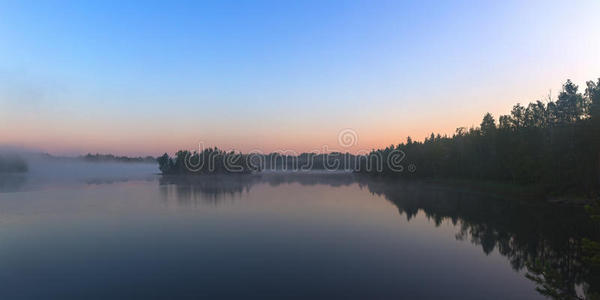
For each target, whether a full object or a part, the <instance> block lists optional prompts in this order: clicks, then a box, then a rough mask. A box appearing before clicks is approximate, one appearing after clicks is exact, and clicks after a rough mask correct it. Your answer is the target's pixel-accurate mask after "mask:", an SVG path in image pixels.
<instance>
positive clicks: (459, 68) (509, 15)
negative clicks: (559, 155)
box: [0, 1, 600, 154]
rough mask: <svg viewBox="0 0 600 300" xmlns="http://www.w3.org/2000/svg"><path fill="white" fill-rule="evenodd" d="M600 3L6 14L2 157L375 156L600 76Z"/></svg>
mask: <svg viewBox="0 0 600 300" xmlns="http://www.w3.org/2000/svg"><path fill="white" fill-rule="evenodd" d="M598 11H600V1H572V2H566V1H565V2H558V1H527V2H526V3H523V2H522V1H505V2H498V3H483V2H480V1H467V2H460V1H458V2H450V1H448V2H437V1H435V2H433V1H432V2H427V1H418V2H417V1H414V2H402V1H389V2H380V1H361V2H354V1H352V2H351V1H302V2H299V1H298V2H292V1H265V2H263V1H231V2H225V1H214V2H201V1H190V2H176V3H168V2H151V1H140V2H135V1H128V2H127V3H122V1H114V2H111V1H98V2H92V1H77V2H75V1H74V2H46V1H32V2H27V1H14V2H12V1H8V2H5V1H0V40H1V41H2V42H1V43H0V107H1V108H2V109H0V126H1V127H0V129H2V130H0V144H11V145H18V146H22V147H26V148H35V149H41V150H44V151H49V152H53V153H69V154H77V153H82V152H115V153H123V154H158V153H160V152H165V151H167V152H172V151H175V150H176V149H177V148H193V147H195V145H196V144H197V143H198V142H204V143H205V144H208V145H217V146H221V147H224V148H236V149H240V150H249V149H255V148H260V149H264V150H265V151H272V150H279V149H292V150H296V151H309V150H312V149H315V148H320V146H321V145H324V144H328V145H331V147H333V146H334V145H335V141H336V139H337V133H338V132H339V131H340V130H342V129H344V128H352V129H354V130H355V131H356V132H357V133H358V134H359V145H357V147H361V148H366V149H370V148H373V147H379V146H385V145H388V144H391V143H398V142H400V141H403V140H404V139H405V138H406V136H408V135H411V136H413V137H415V138H417V139H421V138H422V137H423V136H425V135H427V133H429V132H432V131H434V132H441V133H451V132H453V131H454V128H456V127H459V126H471V125H476V124H478V123H479V122H480V118H481V116H482V115H483V113H485V112H487V111H490V112H492V113H493V114H494V115H495V116H497V115H498V114H500V113H506V112H508V111H509V110H510V107H511V106H512V105H513V104H514V103H516V102H521V103H526V102H529V101H533V100H537V99H540V98H542V97H545V96H546V95H547V94H548V93H549V91H550V90H552V91H553V93H554V94H556V93H557V91H558V89H559V88H560V85H561V83H562V82H564V81H565V80H566V79H567V78H571V79H572V80H574V81H575V82H576V83H578V84H580V85H583V84H584V82H585V80H592V79H594V78H597V77H600V55H599V54H598V53H600V18H598V17H597V12H598Z"/></svg>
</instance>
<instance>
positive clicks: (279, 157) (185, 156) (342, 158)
mask: <svg viewBox="0 0 600 300" xmlns="http://www.w3.org/2000/svg"><path fill="white" fill-rule="evenodd" d="M357 161H358V160H357V156H355V155H352V154H350V153H340V152H333V153H327V154H317V153H302V154H299V155H288V154H283V153H269V154H259V153H250V154H242V153H239V152H226V151H223V150H220V149H219V148H208V149H206V150H202V151H201V152H200V153H198V152H190V151H187V150H179V151H178V152H177V153H175V156H174V157H170V156H169V155H168V154H167V153H165V154H163V155H162V156H161V157H159V158H158V159H157V162H158V165H159V169H160V171H161V172H162V173H163V174H213V173H217V174H220V173H251V172H259V171H263V170H272V171H307V170H330V171H333V170H354V169H355V168H356V166H357V163H356V162H357Z"/></svg>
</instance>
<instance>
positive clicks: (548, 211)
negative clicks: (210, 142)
mask: <svg viewBox="0 0 600 300" xmlns="http://www.w3.org/2000/svg"><path fill="white" fill-rule="evenodd" d="M160 184H161V189H162V191H163V192H164V195H165V197H170V196H173V195H175V196H176V197H177V199H178V201H179V203H196V202H197V201H203V202H210V203H213V204H217V203H218V202H219V201H221V200H222V199H224V198H226V197H229V198H235V196H236V195H239V194H241V193H244V192H247V191H249V190H250V189H251V188H252V187H253V186H254V185H256V184H268V185H271V186H278V185H282V184H301V185H329V186H334V187H335V186H345V185H351V184H358V185H359V186H360V187H361V188H366V189H367V190H368V191H369V192H370V193H372V194H376V195H380V196H383V197H384V198H385V199H387V200H388V201H390V202H391V203H393V204H394V205H395V206H396V207H397V208H398V211H399V213H400V215H404V216H405V217H406V218H407V220H409V221H410V220H411V219H412V218H414V217H415V216H416V215H417V213H419V212H423V213H424V215H425V216H426V217H427V218H429V219H430V220H432V221H433V222H434V223H435V225H436V226H439V225H440V224H442V223H443V222H445V221H450V222H451V223H452V224H454V225H455V226H458V227H459V228H460V229H459V232H458V233H457V234H456V239H458V240H462V241H469V242H470V243H472V244H475V245H478V246H481V249H482V251H483V252H484V253H485V254H490V253H492V252H493V251H498V253H500V254H501V255H502V256H504V257H506V258H507V260H508V261H509V263H510V265H511V266H512V268H513V269H515V270H517V271H524V272H526V276H527V278H529V279H531V280H533V281H534V282H536V283H537V284H538V291H539V292H540V293H541V294H543V295H546V296H549V297H552V298H556V299H577V298H580V297H586V298H590V296H592V295H594V294H595V293H598V284H597V283H596V282H594V280H593V279H592V278H593V276H592V274H591V273H590V269H589V266H588V265H587V264H585V263H584V257H583V254H582V250H581V249H582V247H581V240H582V239H583V238H585V237H598V236H599V233H598V231H597V229H596V228H595V227H594V226H593V224H592V223H591V222H590V220H589V217H588V215H587V214H586V212H585V211H584V209H583V208H581V207H574V206H566V205H558V204H549V203H547V202H543V201H531V200H527V201H525V200H516V199H505V198H501V197H497V196H492V195H488V194H484V193H478V192H473V191H469V190H465V189H461V190H457V189H454V188H451V187H448V186H443V185H439V184H437V185H436V184H427V183H423V182H404V183H399V182H398V181H395V182H390V181H388V180H386V179H373V178H366V177H364V176H357V175H355V174H349V173H326V172H325V173H317V174H315V173H306V174H304V173H283V174H282V173H278V174H262V175H250V176H225V177H224V178H221V177H215V176H206V178H205V177H202V176H193V177H189V176H188V177H185V176H184V177H163V178H162V179H161V180H160ZM592 297H593V296H592Z"/></svg>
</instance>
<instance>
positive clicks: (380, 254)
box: [0, 174, 588, 299]
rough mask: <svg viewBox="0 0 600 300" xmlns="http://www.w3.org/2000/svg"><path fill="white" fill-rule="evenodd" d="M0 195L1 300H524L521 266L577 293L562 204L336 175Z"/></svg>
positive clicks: (113, 183)
mask: <svg viewBox="0 0 600 300" xmlns="http://www.w3.org/2000/svg"><path fill="white" fill-rule="evenodd" d="M0 191H2V192H0V298H2V299H19V298H59V299H65V298H79V299H89V298H100V299H107V298H144V299H146V298H204V299H215V298H237V299H240V298H260V299H264V298H275V299H285V298H303V299H315V298H325V299H340V298H341V299H349V298H357V299H397V298H409V299H416V298H442V297H445V298H446V297H452V298H460V299H490V298H494V299H536V298H541V297H542V296H541V295H540V294H539V293H538V292H536V290H535V287H536V285H535V284H534V283H533V282H532V281H530V280H528V279H527V278H525V273H526V272H527V268H526V263H527V262H528V261H529V262H531V261H534V260H535V259H544V260H545V261H546V262H550V263H552V264H553V266H555V268H556V269H558V270H559V271H560V272H562V274H564V278H565V282H566V285H567V286H569V287H571V288H572V290H573V292H574V293H577V292H578V293H581V292H582V291H583V290H585V289H586V288H587V285H586V284H585V282H584V281H583V279H582V274H581V272H580V269H581V265H580V263H579V260H578V254H577V253H576V252H575V250H574V248H575V246H574V245H573V243H575V242H574V241H577V240H578V238H579V235H582V234H585V232H586V231H587V230H588V227H587V226H586V225H585V224H582V223H584V222H581V221H580V220H582V219H583V218H585V215H584V214H583V212H582V211H581V210H580V209H577V208H569V207H564V206H553V205H548V204H544V203H521V202H518V201H514V200H507V199H498V198H494V197H491V196H487V195H482V194H476V193H469V192H465V191H454V190H452V189H448V188H441V187H435V186H428V185H424V184H418V183H405V184H400V183H394V184H392V183H389V182H385V181H381V180H367V179H364V178H362V179H361V178H356V177H354V176H352V175H351V174H296V175H290V174H288V175H276V174H270V175H263V176H260V177H259V176H245V177H244V176H241V177H236V176H234V177H226V178H215V177H208V178H202V177H199V178H183V179H182V178H162V177H160V176H144V177H141V178H139V177H132V179H131V178H119V179H117V180H111V179H98V180H84V181H76V182H63V181H61V182H60V183H43V184H40V183H39V182H37V183H36V184H30V183H28V181H27V179H26V178H25V179H23V178H21V179H19V178H15V177H11V178H8V177H3V179H2V184H0ZM578 220H579V221H578Z"/></svg>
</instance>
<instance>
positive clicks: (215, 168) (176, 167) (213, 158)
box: [156, 148, 260, 175]
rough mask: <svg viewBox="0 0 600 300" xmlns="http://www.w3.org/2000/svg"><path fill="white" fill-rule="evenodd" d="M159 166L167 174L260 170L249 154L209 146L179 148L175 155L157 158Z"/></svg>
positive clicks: (164, 155)
mask: <svg viewBox="0 0 600 300" xmlns="http://www.w3.org/2000/svg"><path fill="white" fill-rule="evenodd" d="M156 161H157V162H158V168H159V169H160V171H161V172H162V173H163V174H165V175H175V174H178V175H183V174H196V175H199V174H222V173H241V174H245V173H251V172H252V171H260V169H258V168H254V167H253V165H252V164H248V163H247V162H248V161H250V158H249V157H248V155H247V154H242V153H239V152H233V151H231V152H225V151H223V150H220V149H218V148H208V149H204V150H203V151H201V152H190V151H187V150H179V151H177V153H175V157H170V156H169V155H168V154H167V153H165V154H163V155H162V156H160V157H159V158H157V159H156Z"/></svg>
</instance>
